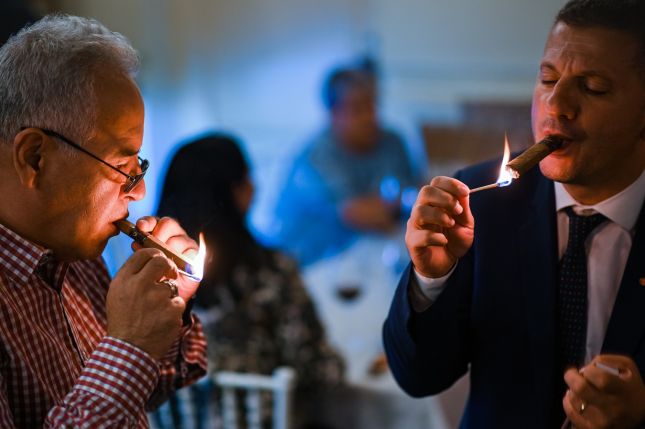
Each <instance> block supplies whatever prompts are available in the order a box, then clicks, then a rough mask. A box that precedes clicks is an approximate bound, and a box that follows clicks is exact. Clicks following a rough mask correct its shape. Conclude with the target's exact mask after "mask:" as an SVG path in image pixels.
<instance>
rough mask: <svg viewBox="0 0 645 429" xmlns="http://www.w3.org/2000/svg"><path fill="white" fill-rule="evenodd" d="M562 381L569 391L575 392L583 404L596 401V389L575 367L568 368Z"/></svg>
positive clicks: (597, 398) (597, 396)
mask: <svg viewBox="0 0 645 429" xmlns="http://www.w3.org/2000/svg"><path fill="white" fill-rule="evenodd" d="M564 381H565V383H566V384H567V386H569V390H571V393H573V394H575V395H576V396H577V397H578V398H580V400H581V401H582V402H584V403H585V404H589V403H597V402H598V400H599V392H598V390H597V389H596V388H595V387H594V386H593V385H592V384H591V383H589V381H588V380H587V379H586V378H585V375H583V374H581V373H580V372H579V371H578V370H576V369H575V368H570V369H569V370H567V371H566V372H565V373H564Z"/></svg>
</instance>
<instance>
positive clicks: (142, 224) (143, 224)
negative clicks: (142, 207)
mask: <svg viewBox="0 0 645 429" xmlns="http://www.w3.org/2000/svg"><path fill="white" fill-rule="evenodd" d="M158 221H159V219H158V218H156V217H155V216H143V217H141V218H139V220H137V223H136V225H137V228H139V229H140V230H141V231H144V232H151V231H152V230H153V229H154V228H155V226H156V225H157V222H158Z"/></svg>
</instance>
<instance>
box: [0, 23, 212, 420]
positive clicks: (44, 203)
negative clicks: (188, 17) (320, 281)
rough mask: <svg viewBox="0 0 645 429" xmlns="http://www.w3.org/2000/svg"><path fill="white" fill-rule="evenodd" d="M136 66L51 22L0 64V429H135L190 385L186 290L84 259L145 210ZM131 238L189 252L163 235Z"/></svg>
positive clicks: (152, 260)
mask: <svg viewBox="0 0 645 429" xmlns="http://www.w3.org/2000/svg"><path fill="white" fill-rule="evenodd" d="M138 64H139V60H138V56H137V53H136V51H135V50H134V49H133V48H132V47H131V46H130V44H129V43H128V41H127V40H126V39H125V38H124V37H123V36H121V35H119V34H117V33H113V32H111V31H109V30H108V29H106V28H105V27H104V26H103V25H101V24H100V23H98V22H97V21H94V20H89V19H84V18H79V17H73V16H64V15H59V16H49V17H45V18H43V19H42V20H40V21H38V22H37V23H35V24H34V25H32V26H31V27H28V28H25V29H23V30H22V31H21V32H20V33H18V34H17V35H16V36H14V37H13V38H11V39H10V40H9V41H8V42H7V43H6V44H5V45H4V46H3V47H2V48H1V49H0V194H2V195H3V197H4V201H5V203H4V204H2V205H0V427H3V428H12V427H16V428H23V427H25V428H26V427H29V428H32V427H40V426H45V427H62V426H64V427H91V428H96V427H118V428H124V427H147V425H148V424H147V419H146V414H145V410H146V409H151V408H154V407H155V406H156V405H158V404H159V403H161V402H162V401H163V400H164V399H165V398H166V397H167V395H168V394H169V393H170V392H171V391H172V390H174V389H175V388H177V387H180V386H183V385H185V384H188V383H190V382H192V381H194V380H196V379H197V378H198V377H200V376H201V375H203V374H204V373H205V366H206V364H205V347H206V343H205V340H204V337H203V334H202V330H201V325H200V323H199V321H198V320H197V319H196V318H194V317H191V315H190V312H189V311H188V310H187V309H186V301H188V300H189V299H190V298H191V297H192V295H193V294H194V293H195V291H196V289H197V287H198V283H196V282H193V281H190V280H188V279H186V278H184V277H183V276H182V275H180V274H178V272H177V267H176V266H175V265H174V263H173V262H172V261H170V260H169V259H168V258H166V257H165V256H164V255H163V254H162V253H161V252H159V251H157V250H153V249H139V250H137V251H135V252H134V254H133V255H132V257H130V259H129V260H128V261H126V263H125V264H124V265H123V267H122V268H121V269H120V271H119V272H118V273H117V274H116V276H115V278H114V279H113V280H110V278H109V276H108V273H107V271H106V269H105V265H104V263H103V261H102V259H101V257H100V255H101V252H102V251H103V249H104V248H105V245H106V243H107V241H108V239H109V238H110V237H112V236H114V235H116V234H118V229H117V227H116V226H115V225H114V222H115V221H118V220H121V219H124V218H125V217H127V214H128V204H129V203H130V202H133V201H136V200H139V199H141V198H143V196H144V194H145V183H144V181H143V176H144V174H145V171H146V168H147V165H148V162H147V161H145V160H142V159H141V158H140V157H139V156H138V154H139V150H140V147H141V143H142V135H143V117H144V107H143V101H142V98H141V94H140V93H139V90H138V88H137V85H136V83H135V81H134V79H133V78H134V75H135V73H136V71H137V68H138ZM137 226H138V227H139V228H140V229H142V230H144V231H148V232H150V233H152V234H153V235H154V236H156V237H157V238H158V239H160V240H162V241H164V242H166V243H167V244H168V245H169V246H170V247H172V248H173V249H174V250H175V251H177V252H179V253H187V252H193V251H194V249H195V248H196V244H195V242H194V241H193V240H191V239H190V238H189V237H188V236H187V235H186V234H185V232H184V231H183V230H182V229H181V227H180V226H179V225H178V224H177V223H176V222H175V221H174V220H172V219H169V218H164V219H161V220H158V219H155V218H152V217H144V218H142V219H139V221H138V222H137ZM169 279H170V280H174V281H175V282H176V283H177V284H178V291H179V293H178V296H177V295H176V294H172V293H171V294H169V290H168V287H167V285H166V284H167V282H166V283H164V281H167V280H169Z"/></svg>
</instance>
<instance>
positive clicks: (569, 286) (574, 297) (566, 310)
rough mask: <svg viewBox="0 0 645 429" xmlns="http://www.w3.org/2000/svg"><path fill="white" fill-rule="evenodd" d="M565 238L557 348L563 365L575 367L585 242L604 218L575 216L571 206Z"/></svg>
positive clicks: (583, 313) (583, 325) (580, 353)
mask: <svg viewBox="0 0 645 429" xmlns="http://www.w3.org/2000/svg"><path fill="white" fill-rule="evenodd" d="M565 211H566V213H567V216H569V241H568V242H567V250H566V251H565V252H564V256H563V258H562V261H561V263H560V283H559V291H558V310H559V317H560V318H559V322H560V323H559V326H560V350H561V353H562V358H563V359H564V364H565V366H568V365H575V366H579V365H580V364H582V363H583V360H584V356H585V343H586V338H587V254H586V251H585V241H586V239H587V237H588V236H589V233H591V231H593V230H594V229H595V228H596V227H598V225H600V224H601V223H603V222H604V221H606V220H607V218H606V217H605V216H603V215H601V214H600V213H597V214H594V215H591V216H579V215H577V214H575V213H574V211H573V209H572V208H571V207H567V208H566V209H565Z"/></svg>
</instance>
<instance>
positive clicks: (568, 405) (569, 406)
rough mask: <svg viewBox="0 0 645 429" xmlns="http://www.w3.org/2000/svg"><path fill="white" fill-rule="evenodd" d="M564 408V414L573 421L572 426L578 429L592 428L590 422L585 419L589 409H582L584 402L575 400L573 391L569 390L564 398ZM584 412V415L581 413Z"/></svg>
mask: <svg viewBox="0 0 645 429" xmlns="http://www.w3.org/2000/svg"><path fill="white" fill-rule="evenodd" d="M562 407H563V408H564V413H565V414H566V416H567V417H568V418H569V420H570V421H571V425H572V426H573V427H575V428H576V429H587V428H590V425H589V421H588V420H587V419H586V418H585V415H586V413H587V411H588V410H587V408H586V405H585V408H584V409H583V408H582V402H581V401H580V400H579V399H577V398H575V396H574V395H573V394H572V393H571V391H569V390H567V393H566V394H565V395H564V398H562ZM581 412H582V413H581Z"/></svg>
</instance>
